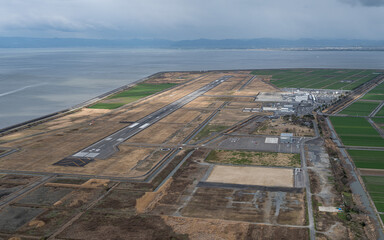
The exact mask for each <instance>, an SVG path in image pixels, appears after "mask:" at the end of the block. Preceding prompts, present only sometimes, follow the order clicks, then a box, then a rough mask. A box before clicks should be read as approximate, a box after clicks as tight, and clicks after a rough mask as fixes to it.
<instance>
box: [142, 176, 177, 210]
mask: <svg viewBox="0 0 384 240" xmlns="http://www.w3.org/2000/svg"><path fill="white" fill-rule="evenodd" d="M172 181H173V178H172V177H171V178H169V179H168V180H167V181H166V182H165V183H164V184H163V185H162V186H161V187H160V188H159V189H158V190H157V191H156V192H146V193H145V194H144V195H143V196H142V197H141V198H138V199H136V206H135V208H136V212H137V213H145V212H149V211H150V210H152V209H153V208H154V207H155V205H156V204H157V203H158V202H159V201H160V200H161V199H162V197H163V196H164V195H165V194H166V192H167V190H168V188H169V186H170V185H171V183H172Z"/></svg>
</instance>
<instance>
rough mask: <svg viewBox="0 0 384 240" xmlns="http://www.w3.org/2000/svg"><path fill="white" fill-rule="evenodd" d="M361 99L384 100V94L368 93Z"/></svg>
mask: <svg viewBox="0 0 384 240" xmlns="http://www.w3.org/2000/svg"><path fill="white" fill-rule="evenodd" d="M361 99H365V100H380V101H382V100H384V94H373V93H367V94H365V95H364V97H362V98H361Z"/></svg>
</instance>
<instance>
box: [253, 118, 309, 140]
mask: <svg viewBox="0 0 384 240" xmlns="http://www.w3.org/2000/svg"><path fill="white" fill-rule="evenodd" d="M286 132H290V133H293V134H294V135H295V136H300V137H312V136H314V135H315V133H314V131H313V128H310V127H308V126H303V125H299V124H295V123H294V122H292V121H287V120H285V119H283V118H279V119H273V120H266V121H264V122H263V123H262V124H260V125H259V126H258V127H257V128H256V129H255V130H254V132H253V133H254V134H262V135H278V136H280V134H281V133H286Z"/></svg>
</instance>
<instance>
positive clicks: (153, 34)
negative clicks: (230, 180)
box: [0, 0, 384, 40]
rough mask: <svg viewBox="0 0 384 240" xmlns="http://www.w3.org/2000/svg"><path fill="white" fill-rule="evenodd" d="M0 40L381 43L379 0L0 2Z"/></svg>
mask: <svg viewBox="0 0 384 240" xmlns="http://www.w3.org/2000/svg"><path fill="white" fill-rule="evenodd" d="M0 4H1V8H0V34H1V36H28V37H92V38H112V39H116V38H124V39H127V38H164V39H174V40H180V39H196V38H214V39H222V38H262V37H273V38H289V39H297V38H358V39H376V40H378V39H384V21H383V20H382V18H383V12H384V0H339V1H335V0H321V1H318V0H289V1H287V0H269V1H265V0H209V1H207V0H193V1H190V0H161V1H159V0H108V1H106V0H28V1H25V0H13V1H9V0H0Z"/></svg>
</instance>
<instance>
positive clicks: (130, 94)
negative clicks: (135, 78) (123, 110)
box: [88, 83, 177, 109]
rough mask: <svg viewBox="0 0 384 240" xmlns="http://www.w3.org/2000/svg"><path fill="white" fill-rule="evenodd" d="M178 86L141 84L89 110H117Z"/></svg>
mask: <svg viewBox="0 0 384 240" xmlns="http://www.w3.org/2000/svg"><path fill="white" fill-rule="evenodd" d="M175 85H177V84H176V83H160V84H149V83H139V84H137V85H135V86H133V87H131V88H130V89H127V90H125V91H122V92H120V93H116V94H114V95H112V96H110V97H108V98H107V99H105V100H102V101H100V102H98V103H96V104H94V105H92V106H90V107H88V108H97V109H115V108H118V107H121V106H123V105H125V104H128V103H131V102H134V101H137V100H140V99H142V98H144V97H147V96H150V95H152V94H155V93H157V92H160V91H163V90H165V89H168V88H170V87H173V86H175Z"/></svg>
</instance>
